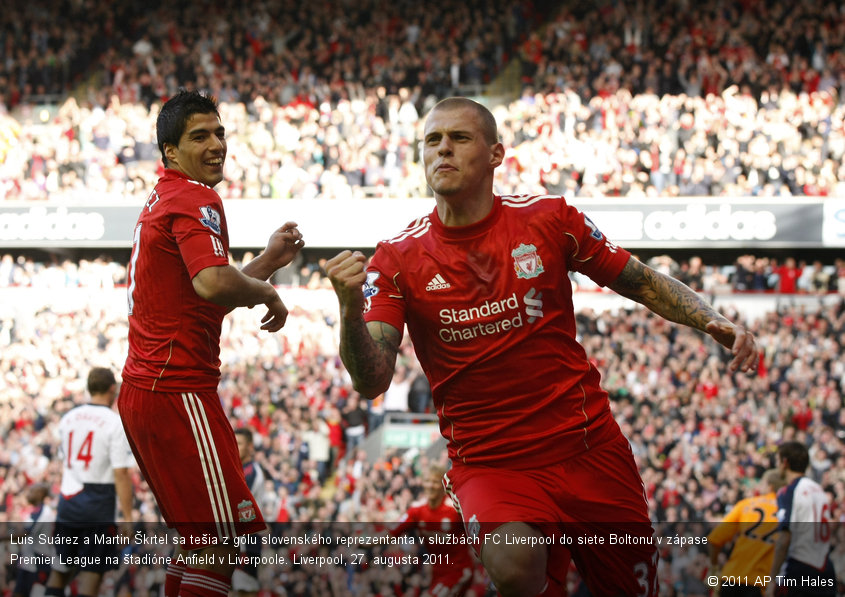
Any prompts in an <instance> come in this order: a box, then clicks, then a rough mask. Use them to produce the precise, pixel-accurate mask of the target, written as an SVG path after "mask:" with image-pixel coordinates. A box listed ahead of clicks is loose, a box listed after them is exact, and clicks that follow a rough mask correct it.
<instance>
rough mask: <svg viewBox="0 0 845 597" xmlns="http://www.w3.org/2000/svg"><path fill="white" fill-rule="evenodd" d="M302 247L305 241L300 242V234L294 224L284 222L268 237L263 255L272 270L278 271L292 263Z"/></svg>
mask: <svg viewBox="0 0 845 597" xmlns="http://www.w3.org/2000/svg"><path fill="white" fill-rule="evenodd" d="M304 246H305V241H303V240H302V233H301V232H300V231H299V228H297V224H296V222H285V223H284V224H283V225H282V226H281V228H277V229H276V230H275V231H273V234H271V235H270V240H268V241H267V248H266V249H264V253H263V254H264V257H265V258H266V259H269V260H270V261H271V262H272V263H273V265H274V269H279V268H282V267H284V266H286V265H287V264H288V263H290V262H291V261H293V258H294V257H296V254H297V253H299V250H300V249H301V248H302V247H304Z"/></svg>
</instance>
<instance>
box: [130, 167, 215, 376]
mask: <svg viewBox="0 0 845 597" xmlns="http://www.w3.org/2000/svg"><path fill="white" fill-rule="evenodd" d="M228 251H229V235H228V232H227V229H226V216H225V214H224V212H223V202H222V201H221V200H220V196H219V195H218V194H217V193H216V192H215V191H214V190H213V189H212V188H211V187H209V186H206V185H204V184H202V183H199V182H197V181H195V180H191V179H190V178H188V177H186V176H185V175H184V174H182V173H181V172H178V171H177V170H171V169H167V170H165V173H164V176H162V177H161V179H159V181H158V184H156V187H155V189H154V190H153V192H152V193H151V194H150V197H149V199H148V200H147V202H146V204H145V205H144V208H143V209H142V210H141V215H140V217H139V218H138V223H137V224H136V225H135V234H134V237H133V239H132V257H131V259H130V263H129V273H128V289H127V292H128V300H129V356H128V358H127V359H126V364H125V365H124V368H123V379H124V380H126V381H129V382H130V383H132V384H134V385H137V386H138V387H141V388H146V389H150V390H161V391H182V390H189V391H201V390H208V389H213V390H216V389H217V383H218V381H219V377H220V358H219V357H220V329H221V326H222V323H223V317H224V316H225V315H226V312H227V309H226V308H224V307H221V306H219V305H215V304H214V303H211V302H209V301H207V300H205V299H203V298H201V297H200V296H199V295H197V293H196V292H195V291H194V287H193V285H192V283H191V279H192V278H193V277H194V276H195V275H196V274H197V273H198V272H199V271H200V270H202V269H205V268H206V267H211V266H222V265H228V263H229V260H228Z"/></svg>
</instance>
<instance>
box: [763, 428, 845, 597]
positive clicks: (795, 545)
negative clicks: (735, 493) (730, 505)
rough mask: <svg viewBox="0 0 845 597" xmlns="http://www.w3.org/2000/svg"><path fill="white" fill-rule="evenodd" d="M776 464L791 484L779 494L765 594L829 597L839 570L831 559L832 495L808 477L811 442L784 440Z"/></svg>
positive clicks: (784, 596)
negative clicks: (773, 549)
mask: <svg viewBox="0 0 845 597" xmlns="http://www.w3.org/2000/svg"><path fill="white" fill-rule="evenodd" d="M777 464H778V468H779V469H780V471H781V472H782V473H783V475H784V476H785V477H786V487H784V488H783V489H781V490H780V491H779V492H778V494H777V500H778V514H777V516H778V521H779V524H778V529H779V530H780V534H779V535H778V538H777V542H776V543H775V555H774V558H773V560H772V570H771V574H770V576H771V577H772V578H773V579H775V580H774V581H773V582H771V583H769V584H768V585H767V586H766V595H778V596H779V597H799V596H801V597H805V596H806V597H812V596H819V597H822V596H824V597H827V596H833V595H836V573H835V571H834V569H833V562H831V561H830V535H831V532H832V531H833V528H834V526H835V525H834V523H833V521H832V520H831V504H830V498H829V497H828V495H827V494H826V493H825V491H824V489H823V488H822V486H821V485H819V484H818V483H816V482H815V481H813V480H812V479H810V478H809V477H805V476H804V473H805V472H806V471H807V467H808V466H809V465H810V454H809V450H807V446H805V445H804V444H802V443H800V442H796V441H791V442H784V443H782V444H781V445H780V446H778V452H777Z"/></svg>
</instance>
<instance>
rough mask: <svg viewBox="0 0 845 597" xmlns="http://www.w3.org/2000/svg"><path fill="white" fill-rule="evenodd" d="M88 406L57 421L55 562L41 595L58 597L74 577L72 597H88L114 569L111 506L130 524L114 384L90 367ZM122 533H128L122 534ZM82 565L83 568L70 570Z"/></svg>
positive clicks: (108, 374) (125, 451)
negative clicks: (58, 474) (59, 477)
mask: <svg viewBox="0 0 845 597" xmlns="http://www.w3.org/2000/svg"><path fill="white" fill-rule="evenodd" d="M88 393H89V394H90V395H91V400H90V401H89V402H88V403H87V404H80V405H79V406H75V407H74V408H72V409H70V410H69V411H68V412H66V413H65V414H64V415H63V416H62V418H61V419H60V420H59V435H60V438H61V443H60V448H59V455H60V456H61V458H62V484H61V494H60V496H59V503H58V506H57V507H56V526H55V535H56V543H55V547H56V556H57V558H56V560H55V561H54V563H53V569H52V570H51V571H50V576H49V578H48V579H47V589H46V591H45V595H54V596H58V595H64V594H65V592H64V590H65V587H66V586H67V584H68V583H69V582H70V580H71V579H72V578H73V576H74V574H75V575H76V584H77V595H79V596H82V597H93V596H94V595H97V594H98V592H99V587H100V583H101V582H102V580H103V574H105V573H106V572H107V571H108V570H113V569H116V568H117V567H118V566H117V565H115V564H114V562H115V561H116V559H117V557H118V554H119V551H118V549H117V547H116V545H117V543H116V542H103V541H100V540H98V539H100V538H103V537H113V536H114V535H115V534H116V533H117V528H116V526H115V511H116V506H118V505H119V506H120V512H121V514H122V515H123V519H124V522H125V523H130V522H131V521H132V478H131V476H130V470H131V468H132V467H133V466H134V465H135V459H134V458H132V452H131V451H130V450H129V444H128V443H127V442H126V435H125V433H124V431H123V425H122V424H121V422H120V416H118V414H117V413H116V412H115V411H114V410H112V405H113V404H114V400H115V397H116V396H117V381H116V380H115V377H114V373H112V371H111V369H107V368H105V367H94V368H93V369H91V371H90V372H89V373H88ZM125 531H126V532H128V529H125ZM75 562H85V565H84V566H78V567H77V566H74V565H73V564H74V563H75Z"/></svg>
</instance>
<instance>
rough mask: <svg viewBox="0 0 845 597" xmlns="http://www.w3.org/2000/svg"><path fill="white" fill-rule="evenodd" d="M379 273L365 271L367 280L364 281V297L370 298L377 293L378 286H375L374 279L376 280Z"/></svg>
mask: <svg viewBox="0 0 845 597" xmlns="http://www.w3.org/2000/svg"><path fill="white" fill-rule="evenodd" d="M378 276H379V273H378V272H367V281H366V282H364V298H365V299H368V298H372V297H374V296H375V295H377V294H378V286H376V280H378Z"/></svg>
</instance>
